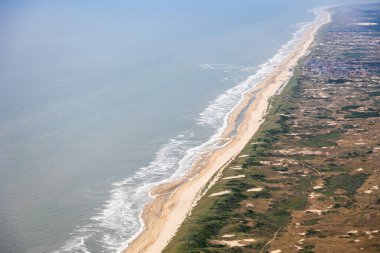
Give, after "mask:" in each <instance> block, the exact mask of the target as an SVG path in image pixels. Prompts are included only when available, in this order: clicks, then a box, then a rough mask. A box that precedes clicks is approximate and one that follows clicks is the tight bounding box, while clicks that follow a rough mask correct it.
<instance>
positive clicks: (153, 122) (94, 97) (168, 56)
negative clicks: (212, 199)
mask: <svg viewBox="0 0 380 253" xmlns="http://www.w3.org/2000/svg"><path fill="white" fill-rule="evenodd" d="M331 3H333V2H332V1H301V0H289V1H280V0H270V1H243V0H242V1H223V0H218V1H216V0H212V1H211V0H210V1H200V0H199V1H198V0H195V1H180V0H179V1H116V0H110V1H100V0H93V1H89V0H86V1H74V0H67V1H54V0H50V1H48V0H45V1H38V0H37V1H2V2H1V3H0V252H2V253H8V252H9V253H11V252H27V253H39V252H94V253H95V252H119V251H120V250H121V249H122V248H124V247H125V246H126V245H127V244H128V242H130V241H131V240H132V239H133V238H134V237H135V236H136V235H137V233H138V232H139V231H141V229H142V223H141V219H140V214H141V211H142V208H143V206H144V205H145V204H146V203H147V202H149V201H150V200H151V199H152V198H151V196H149V189H150V188H151V187H152V186H154V185H157V184H158V183H160V182H164V181H168V180H171V179H173V178H176V177H179V176H181V175H183V174H184V173H185V172H186V171H187V170H188V169H189V168H190V167H191V165H192V164H193V163H194V161H196V159H197V158H198V156H199V154H201V153H202V152H206V151H209V150H213V149H215V148H216V147H218V145H220V144H218V142H217V138H218V136H220V133H221V132H222V131H223V129H224V127H225V126H226V119H227V117H228V115H229V113H230V112H231V110H232V109H233V108H234V107H235V106H236V105H237V104H238V103H239V101H240V100H241V98H242V94H243V93H244V92H246V91H247V90H249V89H250V88H252V87H254V86H255V85H256V84H257V83H258V82H259V81H260V80H261V79H262V78H264V77H265V76H266V75H267V74H268V73H269V72H270V71H271V70H272V69H273V68H274V67H275V66H276V64H278V62H279V61H280V60H281V59H282V58H283V57H285V56H286V54H287V52H289V50H291V49H292V48H294V45H295V43H296V42H297V38H299V36H301V35H302V31H303V29H304V28H305V27H306V26H307V24H308V22H311V21H312V20H314V19H315V14H314V13H313V12H312V11H311V10H312V9H313V8H315V7H318V6H322V5H325V4H331Z"/></svg>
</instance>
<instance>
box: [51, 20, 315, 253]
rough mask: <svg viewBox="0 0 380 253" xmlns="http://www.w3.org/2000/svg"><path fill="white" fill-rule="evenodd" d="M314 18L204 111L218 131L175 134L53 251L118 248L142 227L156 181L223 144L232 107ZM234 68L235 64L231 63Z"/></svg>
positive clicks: (207, 123)
mask: <svg viewBox="0 0 380 253" xmlns="http://www.w3.org/2000/svg"><path fill="white" fill-rule="evenodd" d="M309 24H310V23H307V24H302V26H301V28H300V29H299V30H298V31H297V32H295V33H294V35H293V39H292V40H291V41H289V42H288V43H287V44H285V45H284V46H282V47H281V49H280V50H279V51H278V52H277V54H276V55H275V56H274V57H273V58H271V59H270V60H268V61H267V62H266V63H264V64H262V65H260V66H259V69H258V70H257V72H256V73H255V74H254V75H251V76H249V77H248V78H247V79H246V80H245V81H243V82H241V83H239V84H238V85H236V86H235V87H233V88H231V89H229V90H227V91H226V92H225V93H223V94H221V95H220V96H218V97H217V98H216V99H215V100H214V101H212V102H211V103H210V105H209V106H208V107H207V108H206V109H205V110H204V111H203V112H202V113H201V114H200V116H199V119H198V123H199V125H201V126H204V127H207V128H210V129H211V130H212V131H213V132H214V134H213V135H212V136H211V137H210V138H209V140H208V141H206V142H204V143H199V142H197V141H195V140H194V138H193V136H192V133H186V134H183V135H180V136H177V137H176V138H174V139H171V140H170V141H169V142H168V143H167V144H166V145H164V146H163V147H162V148H161V149H160V150H159V151H158V152H157V154H156V157H155V159H154V160H153V161H152V162H151V163H150V164H149V165H148V166H146V167H142V168H140V169H139V170H138V171H137V172H136V173H135V174H134V175H133V176H132V177H129V178H127V179H125V180H123V181H120V182H116V183H114V184H113V188H112V190H111V192H110V198H109V200H108V201H107V202H106V203H105V204H104V206H103V207H102V208H101V209H100V210H99V213H98V214H97V215H96V216H94V217H92V218H91V220H90V221H89V222H88V224H86V225H84V226H79V227H78V228H77V229H76V230H75V231H74V232H73V233H72V235H71V238H70V239H69V240H68V241H67V242H66V243H65V244H64V245H63V246H62V247H61V248H60V249H58V250H57V251H55V252H59V253H61V252H78V253H88V252H91V249H96V252H120V251H121V250H122V249H124V248H125V247H126V246H127V245H128V244H129V243H130V242H131V241H132V240H133V239H134V238H136V237H137V236H138V234H139V233H141V231H142V230H143V228H144V224H143V221H142V218H141V214H142V210H143V207H144V205H145V204H147V203H148V202H149V201H151V200H152V196H150V194H149V190H150V189H151V188H152V187H153V186H155V185H158V184H161V183H163V182H166V181H170V180H173V179H175V178H178V177H180V176H182V175H183V174H184V173H186V172H187V171H188V170H189V169H190V168H191V167H192V165H193V164H194V163H195V162H196V161H197V159H199V157H200V155H201V154H203V153H205V152H208V151H212V150H214V149H216V148H219V147H221V146H222V145H225V144H226V143H224V144H221V143H220V137H221V135H222V133H223V132H224V130H225V128H226V126H227V120H228V117H229V115H230V113H231V112H232V111H233V110H234V109H235V108H236V107H237V106H238V105H239V104H240V103H241V102H242V100H243V99H244V94H245V93H247V92H249V91H250V90H251V89H252V88H254V87H255V85H257V83H259V82H260V81H261V80H263V79H264V78H265V76H267V75H268V74H269V73H270V72H271V71H273V69H275V68H276V66H277V65H278V64H279V63H280V62H281V61H282V60H283V59H284V58H285V57H286V56H288V54H289V52H291V51H292V50H293V49H294V48H295V47H296V46H297V44H298V41H299V39H300V38H301V36H302V35H303V33H304V31H305V30H306V28H307V27H308V26H309ZM201 67H203V68H205V69H213V68H214V69H215V68H219V69H225V68H227V66H225V65H215V64H214V65H210V64H203V65H201ZM228 67H229V68H230V69H231V68H232V67H231V66H228Z"/></svg>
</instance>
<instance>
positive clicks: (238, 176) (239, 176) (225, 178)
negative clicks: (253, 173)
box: [222, 175, 245, 180]
mask: <svg viewBox="0 0 380 253" xmlns="http://www.w3.org/2000/svg"><path fill="white" fill-rule="evenodd" d="M244 177H245V175H237V176H231V177H224V178H222V179H223V180H229V179H237V178H244Z"/></svg>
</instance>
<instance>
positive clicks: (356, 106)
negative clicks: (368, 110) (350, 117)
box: [340, 105, 362, 111]
mask: <svg viewBox="0 0 380 253" xmlns="http://www.w3.org/2000/svg"><path fill="white" fill-rule="evenodd" d="M360 107H362V105H346V106H343V107H342V108H340V110H342V111H349V110H355V109H358V108H360Z"/></svg>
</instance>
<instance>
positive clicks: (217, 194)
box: [209, 190, 231, 197]
mask: <svg viewBox="0 0 380 253" xmlns="http://www.w3.org/2000/svg"><path fill="white" fill-rule="evenodd" d="M230 192H231V191H228V190H227V191H222V192H215V193H213V194H210V196H209V197H215V196H222V195H225V194H228V193H230Z"/></svg>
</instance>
